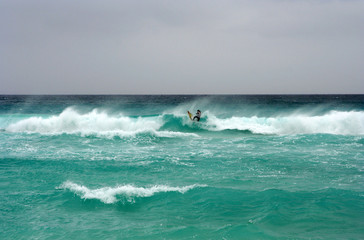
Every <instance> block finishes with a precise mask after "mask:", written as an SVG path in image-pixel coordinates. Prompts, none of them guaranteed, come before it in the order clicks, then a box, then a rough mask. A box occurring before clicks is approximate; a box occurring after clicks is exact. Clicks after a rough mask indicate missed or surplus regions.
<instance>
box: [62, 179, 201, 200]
mask: <svg viewBox="0 0 364 240" xmlns="http://www.w3.org/2000/svg"><path fill="white" fill-rule="evenodd" d="M204 186H205V185H197V184H194V185H189V186H184V187H170V186H165V185H156V186H152V187H149V188H144V187H135V186H132V185H123V186H116V187H104V188H98V189H89V188H87V187H86V186H83V185H78V184H76V183H73V182H71V181H66V182H64V183H63V184H62V185H61V186H59V188H60V189H68V190H70V191H72V192H73V193H75V194H77V195H79V196H80V197H81V198H82V199H98V200H100V201H101V202H103V203H107V204H111V203H116V202H117V201H119V200H118V198H117V196H121V197H124V198H125V199H126V200H127V201H128V202H133V201H134V198H145V197H151V196H153V195H154V194H157V193H166V192H179V193H182V194H183V193H185V192H187V191H189V190H191V189H193V188H196V187H204Z"/></svg>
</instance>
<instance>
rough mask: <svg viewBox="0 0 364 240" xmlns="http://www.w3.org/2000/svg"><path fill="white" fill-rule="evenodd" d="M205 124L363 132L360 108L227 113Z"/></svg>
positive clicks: (211, 126) (266, 129)
mask: <svg viewBox="0 0 364 240" xmlns="http://www.w3.org/2000/svg"><path fill="white" fill-rule="evenodd" d="M206 128H208V129H209V130H213V131H221V130H227V129H234V130H235V129H236V130H249V131H252V132H253V133H259V134H315V133H325V134H338V135H363V134H364V112H358V111H350V112H340V111H331V112H329V113H327V114H325V115H322V116H310V115H308V114H307V115H305V114H293V115H289V116H279V117H268V118H263V117H231V118H227V119H219V118H217V117H215V116H213V115H211V116H209V117H208V119H207V124H206Z"/></svg>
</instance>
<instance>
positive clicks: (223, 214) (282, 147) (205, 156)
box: [0, 95, 364, 239]
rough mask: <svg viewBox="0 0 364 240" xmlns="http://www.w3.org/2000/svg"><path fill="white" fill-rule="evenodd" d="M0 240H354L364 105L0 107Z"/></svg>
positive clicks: (118, 102) (135, 100) (122, 102)
mask: <svg viewBox="0 0 364 240" xmlns="http://www.w3.org/2000/svg"><path fill="white" fill-rule="evenodd" d="M197 110H201V112H202V115H201V120H200V121H198V122H197V121H191V120H190V119H189V117H188V115H187V111H191V112H192V113H196V111H197ZM0 239H364V95H90V96H89V95H76V96H73V95H66V96H63V95H56V96H52V95H41V96H37V95H31V96H20V95H16V96H12V95H2V96H0Z"/></svg>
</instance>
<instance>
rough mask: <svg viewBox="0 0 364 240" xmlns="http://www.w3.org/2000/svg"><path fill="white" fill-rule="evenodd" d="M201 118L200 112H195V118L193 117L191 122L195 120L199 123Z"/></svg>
mask: <svg viewBox="0 0 364 240" xmlns="http://www.w3.org/2000/svg"><path fill="white" fill-rule="evenodd" d="M200 118H201V112H197V113H196V116H194V117H193V120H195V119H197V121H200Z"/></svg>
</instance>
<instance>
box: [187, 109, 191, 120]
mask: <svg viewBox="0 0 364 240" xmlns="http://www.w3.org/2000/svg"><path fill="white" fill-rule="evenodd" d="M187 113H188V116H189V117H190V119H191V120H192V113H190V111H187Z"/></svg>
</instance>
